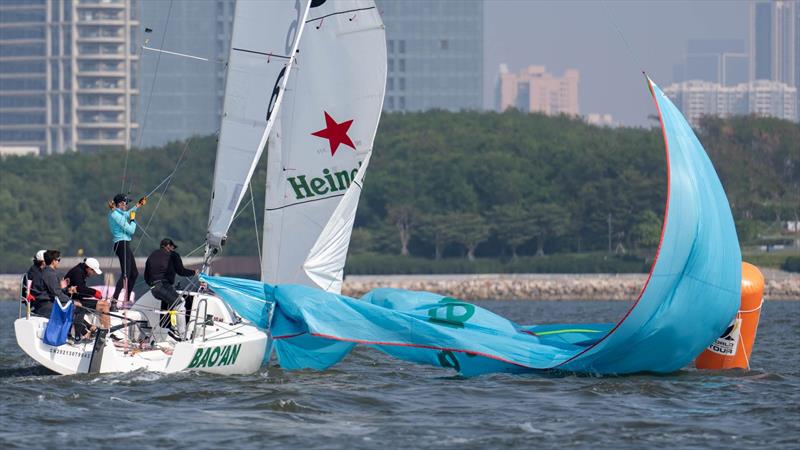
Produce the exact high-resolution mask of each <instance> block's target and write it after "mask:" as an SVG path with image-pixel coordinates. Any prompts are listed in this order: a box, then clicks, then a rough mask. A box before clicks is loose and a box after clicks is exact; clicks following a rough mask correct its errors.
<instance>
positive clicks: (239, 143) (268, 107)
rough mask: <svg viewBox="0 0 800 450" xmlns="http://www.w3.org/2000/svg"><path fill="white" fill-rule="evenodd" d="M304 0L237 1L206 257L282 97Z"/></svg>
mask: <svg viewBox="0 0 800 450" xmlns="http://www.w3.org/2000/svg"><path fill="white" fill-rule="evenodd" d="M308 9H309V1H308V0H295V1H294V2H237V4H236V11H235V13H234V22H233V35H232V37H231V48H230V53H229V60H228V67H227V77H226V81H225V100H224V102H223V117H222V123H221V126H220V137H219V144H218V146H217V160H216V163H215V168H214V185H213V191H212V198H211V207H210V211H209V222H208V230H207V235H206V261H207V262H208V261H209V258H210V257H211V256H213V254H215V253H216V252H217V251H218V250H219V248H220V247H221V246H222V244H223V243H224V241H225V238H226V235H227V232H228V228H229V227H230V225H231V223H232V222H233V217H234V214H235V213H236V209H237V208H238V207H239V204H240V203H241V201H242V198H244V195H245V192H246V190H247V189H246V187H247V186H248V184H249V182H250V178H251V177H252V175H253V171H254V170H255V167H256V165H257V164H258V160H259V158H260V156H261V153H262V150H263V148H264V145H265V144H266V140H267V137H268V136H269V132H270V130H271V128H272V125H273V123H274V120H275V115H276V114H275V113H276V112H277V111H279V106H280V103H281V100H282V98H283V93H284V90H285V87H286V83H287V81H288V79H289V73H290V72H291V68H292V65H293V62H294V55H295V54H296V52H297V45H298V43H299V40H300V37H301V35H302V32H303V29H304V26H305V22H306V19H307V17H308Z"/></svg>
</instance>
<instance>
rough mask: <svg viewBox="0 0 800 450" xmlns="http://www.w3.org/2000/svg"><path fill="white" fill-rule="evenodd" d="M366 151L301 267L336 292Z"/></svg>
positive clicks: (359, 195)
mask: <svg viewBox="0 0 800 450" xmlns="http://www.w3.org/2000/svg"><path fill="white" fill-rule="evenodd" d="M371 155H372V152H370V153H368V154H367V157H366V158H364V162H363V163H361V167H360V168H359V169H358V173H356V176H355V179H354V180H353V181H352V183H351V184H350V187H349V188H348V189H347V192H345V194H344V197H342V201H340V202H339V206H337V207H336V210H335V211H334V212H333V215H332V216H331V218H330V220H328V223H327V224H326V225H325V228H324V229H323V230H322V234H320V235H319V237H318V238H317V242H315V243H314V246H313V247H311V251H310V252H309V253H308V257H307V258H306V262H305V264H303V269H304V270H305V272H306V275H308V277H309V278H311V280H312V281H313V282H314V283H316V284H317V286H319V287H320V288H322V289H324V290H326V291H328V292H334V293H336V294H339V293H341V292H342V280H343V279H344V263H345V261H346V260H347V248H348V247H349V246H350V236H351V235H352V233H353V223H354V222H355V220H356V210H357V209H358V199H359V198H360V197H361V186H363V183H364V174H365V173H366V171H367V166H368V165H369V157H370V156H371Z"/></svg>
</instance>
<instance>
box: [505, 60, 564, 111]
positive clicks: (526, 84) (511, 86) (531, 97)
mask: <svg viewBox="0 0 800 450" xmlns="http://www.w3.org/2000/svg"><path fill="white" fill-rule="evenodd" d="M579 79H580V75H579V74H578V71H577V70H574V69H568V70H566V71H565V72H564V76H562V77H556V76H554V75H552V74H550V73H548V72H547V71H546V70H545V67H544V66H528V67H527V68H526V69H523V70H522V71H520V72H519V73H511V72H509V70H508V67H507V66H506V65H505V64H501V65H500V73H499V75H498V79H497V86H496V90H495V107H496V109H497V110H498V111H505V110H506V109H508V108H517V109H519V110H520V111H526V112H541V113H544V114H549V115H557V114H568V115H571V116H577V115H578V114H580V108H579V107H578V81H579Z"/></svg>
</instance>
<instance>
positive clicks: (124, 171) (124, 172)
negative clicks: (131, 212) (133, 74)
mask: <svg viewBox="0 0 800 450" xmlns="http://www.w3.org/2000/svg"><path fill="white" fill-rule="evenodd" d="M172 2H173V0H169V9H167V20H166V23H165V24H164V33H163V34H162V35H161V44H160V45H159V47H160V48H164V40H165V39H166V37H167V31H166V30H167V28H168V27H169V19H170V17H171V16H172ZM140 53H141V52H140ZM160 64H161V53H159V54H158V56H157V57H156V67H155V69H154V71H153V82H152V83H150V93H149V94H148V95H147V106H146V107H145V110H144V115H143V116H142V126H141V127H140V128H139V135H138V139H137V140H138V141H139V142H138V143H137V144H136V148H141V146H142V137H143V136H144V130H145V127H146V126H147V114H148V113H149V112H150V104H151V103H152V102H153V90H154V88H155V86H156V79H157V78H158V66H159V65H160ZM130 152H131V150H130V149H127V150H125V165H124V166H123V168H122V187H121V188H120V192H125V181H126V178H127V176H128V156H130Z"/></svg>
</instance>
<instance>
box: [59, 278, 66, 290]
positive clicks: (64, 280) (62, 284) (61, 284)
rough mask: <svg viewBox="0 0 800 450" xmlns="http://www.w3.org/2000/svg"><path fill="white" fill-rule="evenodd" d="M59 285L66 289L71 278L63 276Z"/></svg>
mask: <svg viewBox="0 0 800 450" xmlns="http://www.w3.org/2000/svg"><path fill="white" fill-rule="evenodd" d="M58 285H59V286H60V287H61V289H66V288H67V286H69V278H62V279H61V281H60V282H59V283H58Z"/></svg>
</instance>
